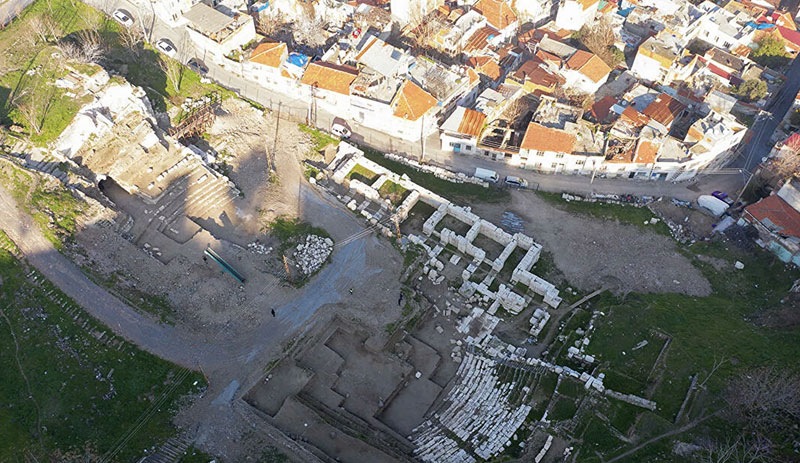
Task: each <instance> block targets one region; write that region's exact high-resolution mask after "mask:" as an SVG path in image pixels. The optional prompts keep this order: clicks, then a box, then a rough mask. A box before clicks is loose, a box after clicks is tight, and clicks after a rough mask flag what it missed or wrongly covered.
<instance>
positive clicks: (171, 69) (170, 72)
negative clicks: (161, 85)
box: [158, 58, 183, 92]
mask: <svg viewBox="0 0 800 463" xmlns="http://www.w3.org/2000/svg"><path fill="white" fill-rule="evenodd" d="M158 66H159V67H160V68H161V70H162V71H163V72H164V75H166V76H167V80H168V81H169V83H170V84H172V88H174V89H175V91H176V92H177V91H179V90H180V88H181V81H182V80H183V66H181V63H179V62H177V61H175V60H174V59H171V58H161V59H159V60H158Z"/></svg>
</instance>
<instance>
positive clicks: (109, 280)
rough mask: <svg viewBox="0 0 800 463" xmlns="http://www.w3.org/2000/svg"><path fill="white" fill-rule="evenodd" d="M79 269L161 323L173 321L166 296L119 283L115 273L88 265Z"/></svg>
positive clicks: (172, 313)
mask: <svg viewBox="0 0 800 463" xmlns="http://www.w3.org/2000/svg"><path fill="white" fill-rule="evenodd" d="M81 270H82V271H83V273H84V274H85V275H86V276H87V277H89V279H90V280H92V281H93V282H94V283H95V284H97V285H100V286H102V287H104V288H106V289H107V290H108V291H109V292H110V293H112V294H113V295H114V296H116V297H118V298H120V299H122V300H123V301H125V302H126V303H127V304H128V305H130V306H132V307H136V308H137V309H139V310H141V311H143V312H147V313H150V314H153V315H155V316H157V317H158V318H159V320H161V322H162V323H167V324H172V323H174V322H175V310H174V309H173V307H172V304H170V302H169V300H168V299H167V297H166V296H164V295H158V294H149V293H146V292H144V291H141V290H139V289H137V288H133V287H130V286H128V285H124V284H120V281H119V280H120V278H119V276H118V275H117V274H116V273H112V274H110V275H105V274H102V273H100V272H97V271H95V270H94V269H93V268H91V267H88V266H82V267H81Z"/></svg>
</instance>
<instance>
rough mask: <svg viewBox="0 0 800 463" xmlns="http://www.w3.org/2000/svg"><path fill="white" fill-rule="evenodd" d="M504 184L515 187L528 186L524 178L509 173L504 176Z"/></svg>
mask: <svg viewBox="0 0 800 463" xmlns="http://www.w3.org/2000/svg"><path fill="white" fill-rule="evenodd" d="M506 185H508V186H512V187H516V188H528V181H527V180H525V179H524V178H520V177H514V176H513V175H509V176H507V177H506Z"/></svg>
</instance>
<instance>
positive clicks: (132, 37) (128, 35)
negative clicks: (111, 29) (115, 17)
mask: <svg viewBox="0 0 800 463" xmlns="http://www.w3.org/2000/svg"><path fill="white" fill-rule="evenodd" d="M119 42H120V45H122V47H123V48H125V49H126V50H128V51H130V52H131V53H132V54H133V55H134V56H136V57H138V56H139V55H140V54H141V52H142V50H143V49H144V48H143V45H144V31H143V30H142V28H141V27H139V25H138V24H134V25H133V26H131V27H124V28H122V31H120V33H119Z"/></svg>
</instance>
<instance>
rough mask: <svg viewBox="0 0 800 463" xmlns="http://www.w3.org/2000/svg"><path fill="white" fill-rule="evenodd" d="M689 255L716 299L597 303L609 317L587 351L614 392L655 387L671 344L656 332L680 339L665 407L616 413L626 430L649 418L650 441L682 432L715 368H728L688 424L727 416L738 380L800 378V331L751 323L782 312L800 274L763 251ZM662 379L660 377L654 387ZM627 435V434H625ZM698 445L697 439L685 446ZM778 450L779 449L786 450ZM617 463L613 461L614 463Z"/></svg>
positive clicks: (660, 394) (705, 248) (672, 355)
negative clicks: (679, 419) (697, 390)
mask: <svg viewBox="0 0 800 463" xmlns="http://www.w3.org/2000/svg"><path fill="white" fill-rule="evenodd" d="M681 249H682V252H683V253H684V254H686V255H687V256H688V257H690V258H693V259H694V260H693V263H694V264H695V265H696V266H697V267H698V268H700V269H701V270H702V272H703V274H704V275H705V276H706V278H708V279H709V281H710V282H711V283H712V286H713V288H714V293H713V294H712V295H711V296H708V297H692V296H683V295H679V294H630V295H628V296H627V297H625V298H618V297H614V296H612V295H609V294H607V293H604V294H602V295H600V296H598V298H596V299H595V300H594V301H593V305H594V308H595V309H596V310H601V311H603V312H605V313H606V314H607V316H606V317H601V318H600V319H599V326H598V328H597V331H596V332H595V335H594V336H593V338H592V342H591V344H590V345H589V347H588V350H587V351H588V352H589V353H591V354H594V355H596V356H597V357H598V361H599V362H600V365H601V366H600V369H599V372H605V373H606V381H605V384H606V386H607V387H609V388H611V389H616V390H620V391H621V392H631V393H635V394H643V393H644V392H645V391H646V390H647V389H648V387H649V386H651V384H650V383H648V382H647V377H648V375H649V372H650V369H651V367H652V365H653V363H654V362H655V360H656V358H657V356H658V353H659V351H660V350H661V347H662V346H663V340H662V339H661V338H660V337H658V336H654V335H653V330H659V331H660V332H663V333H665V334H666V335H668V336H670V337H671V338H672V343H671V345H670V347H669V349H668V350H667V353H666V356H665V359H666V362H665V370H664V371H661V372H657V373H660V376H661V378H662V379H661V381H660V383H658V385H657V387H656V388H655V390H654V393H653V395H652V399H653V400H655V401H656V403H657V404H658V409H657V410H656V412H655V413H651V412H647V411H643V410H638V411H637V410H635V409H627V410H612V411H611V414H612V416H611V419H612V422H613V423H614V424H615V426H617V427H618V428H624V427H625V426H626V425H630V424H632V423H633V421H634V419H635V416H636V415H637V414H639V413H641V415H642V420H641V422H640V423H639V425H638V426H637V430H636V434H637V435H638V436H640V438H641V439H642V440H645V439H647V438H648V436H652V435H654V434H656V433H660V432H663V431H664V430H665V429H671V427H672V426H674V425H672V422H673V421H674V419H675V417H676V414H677V412H678V410H679V409H680V407H681V404H682V402H683V400H684V397H685V395H686V391H687V389H688V387H689V384H690V377H691V376H692V375H695V374H696V375H698V378H699V381H700V382H701V383H702V382H703V381H705V380H706V378H708V376H709V374H710V373H711V371H712V369H713V368H714V364H715V362H717V363H719V362H721V366H720V367H719V368H718V369H717V370H716V372H715V373H714V374H713V375H712V376H711V377H710V378H709V379H708V381H707V382H706V384H705V387H704V392H703V394H701V395H700V396H699V397H698V398H696V399H693V406H692V407H691V411H690V412H689V415H688V416H687V417H686V419H689V420H690V419H693V418H696V417H698V416H699V414H700V413H703V412H704V413H708V412H711V411H715V410H719V409H721V408H723V407H724V402H723V401H722V396H723V395H724V391H725V388H726V387H727V385H728V383H729V381H730V380H731V379H732V378H733V377H734V376H736V375H738V374H741V373H743V372H746V371H748V370H750V369H752V368H756V367H759V366H765V365H777V366H779V367H780V368H791V369H793V370H794V371H795V372H797V370H798V363H797V360H796V359H797V358H798V356H800V330H797V329H796V328H795V329H790V328H787V329H780V328H765V327H759V326H756V325H755V324H754V323H752V322H751V321H750V317H752V316H753V315H754V313H756V312H759V311H769V310H772V309H773V308H775V307H776V306H777V305H779V304H780V299H781V298H782V297H784V296H785V295H786V294H787V292H788V290H789V288H790V287H791V285H792V282H793V281H794V280H795V279H797V278H798V277H800V272H798V271H797V270H796V269H789V268H787V267H785V266H784V265H783V264H782V263H781V262H779V261H777V259H775V258H774V257H773V256H772V255H771V254H768V253H767V252H765V251H761V250H756V251H753V252H746V251H741V250H738V249H736V248H733V247H729V248H726V247H725V244H722V243H716V242H714V243H697V244H695V245H693V246H689V247H683V248H681ZM696 255H707V256H714V257H722V258H726V259H728V260H733V259H736V260H739V261H742V262H743V263H744V264H745V268H744V270H741V271H737V270H727V271H723V272H719V271H716V270H715V269H714V268H713V267H711V266H710V265H709V264H706V263H703V262H701V261H699V260H697V259H696V258H695V256H696ZM643 339H647V340H648V341H649V344H648V345H647V346H645V347H644V348H642V349H639V350H637V351H633V350H632V348H633V346H634V345H636V344H637V343H638V342H639V341H641V340H643ZM622 352H625V355H623V354H622ZM658 376H659V374H655V375H654V377H653V378H651V379H655V378H657V377H658ZM612 406H613V402H612ZM622 407H623V408H625V407H626V406H622ZM620 430H621V431H623V432H625V429H620ZM694 432H696V433H698V434H694V435H699V434H701V433H702V434H705V435H708V434H718V435H731V434H730V433H735V432H736V430H735V429H732V428H731V425H730V424H729V423H727V422H724V421H723V420H717V421H710V422H707V423H705V424H704V427H703V429H702V432H701V431H700V429H696V430H695V431H694ZM690 434H691V433H690ZM734 435H735V434H734ZM691 439H692V437H691V436H689V437H684V438H683V440H691ZM600 440H602V439H600ZM777 444H778V447H779V448H780V447H781V445H782V443H777ZM586 446H588V448H586ZM593 447H594V445H593V444H591V445H590V444H589V443H588V442H587V443H586V444H585V445H584V449H585V450H589V449H592V451H594V450H598V449H597V448H593ZM600 447H601V448H602V447H604V446H602V445H601V446H600ZM662 450H663V445H662V444H656V445H654V446H653V448H652V449H651V448H647V449H643V451H642V453H641V454H639V453H637V454H636V455H634V456H632V457H631V458H629V459H628V460H627V461H645V460H646V458H647V457H646V455H651V454H652V455H662V454H663V452H662ZM582 455H583V453H582ZM611 455H613V453H609V454H606V457H608V456H611ZM641 458H645V460H641ZM587 461H588V460H587ZM659 461H660V460H659ZM665 461H672V460H671V459H667V460H665Z"/></svg>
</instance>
